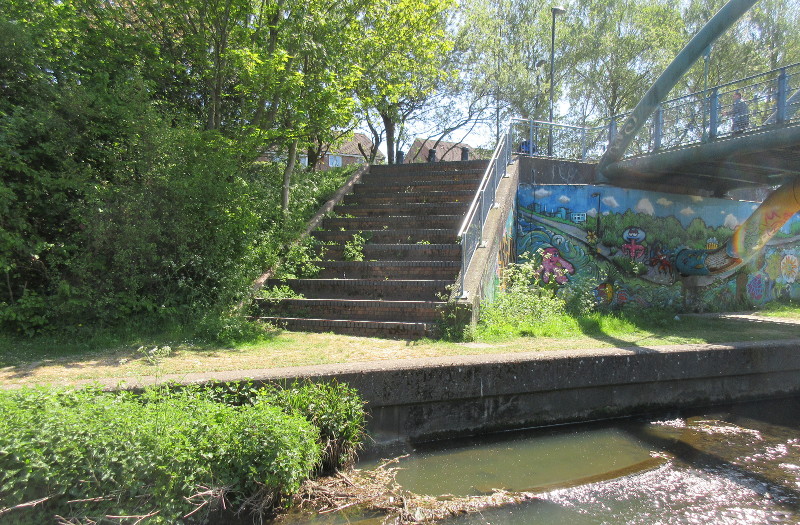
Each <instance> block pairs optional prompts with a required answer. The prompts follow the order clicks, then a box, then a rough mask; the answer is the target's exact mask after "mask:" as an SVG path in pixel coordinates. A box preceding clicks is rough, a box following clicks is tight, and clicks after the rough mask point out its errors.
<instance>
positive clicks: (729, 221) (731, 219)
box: [723, 213, 739, 229]
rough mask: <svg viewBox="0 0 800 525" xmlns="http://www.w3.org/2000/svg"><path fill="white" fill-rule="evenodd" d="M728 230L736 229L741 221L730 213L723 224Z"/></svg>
mask: <svg viewBox="0 0 800 525" xmlns="http://www.w3.org/2000/svg"><path fill="white" fill-rule="evenodd" d="M723 224H724V226H725V227H726V228H731V229H733V228H736V227H737V226H739V219H737V218H736V217H735V216H734V215H733V214H732V213H729V214H728V215H727V216H726V217H725V222H724V223H723Z"/></svg>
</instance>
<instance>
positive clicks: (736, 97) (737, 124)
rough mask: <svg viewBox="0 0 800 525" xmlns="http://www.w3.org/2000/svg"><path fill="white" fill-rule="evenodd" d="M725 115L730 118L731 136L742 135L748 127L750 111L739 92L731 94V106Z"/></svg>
mask: <svg viewBox="0 0 800 525" xmlns="http://www.w3.org/2000/svg"><path fill="white" fill-rule="evenodd" d="M725 115H727V116H729V117H731V120H732V123H731V134H733V135H738V134H739V133H744V130H746V129H747V127H748V126H749V125H750V109H749V108H748V107H747V102H745V101H744V100H742V94H741V92H739V91H734V92H733V105H732V106H731V110H730V111H728V112H726V113H725Z"/></svg>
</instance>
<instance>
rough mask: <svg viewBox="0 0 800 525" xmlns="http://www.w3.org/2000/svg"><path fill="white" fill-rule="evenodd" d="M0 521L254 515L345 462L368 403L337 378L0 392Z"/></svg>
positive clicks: (189, 520)
mask: <svg viewBox="0 0 800 525" xmlns="http://www.w3.org/2000/svg"><path fill="white" fill-rule="evenodd" d="M0 419H2V421H3V422H4V423H3V425H0V501H2V502H3V503H2V508H0V518H2V521H3V523H20V524H25V523H49V522H53V521H54V520H55V521H57V522H59V523H101V522H121V521H125V520H133V521H137V520H139V522H144V520H145V518H147V520H146V522H147V523H179V522H180V523H206V522H209V520H211V522H214V519H215V518H214V517H215V516H216V519H220V516H223V517H224V516H233V515H239V516H253V517H254V518H255V519H254V521H255V522H258V521H260V520H261V518H263V517H264V516H265V515H269V514H270V513H272V512H274V510H275V509H277V508H282V507H284V506H286V505H287V504H289V503H290V501H291V497H292V496H293V495H294V494H295V493H297V492H298V491H299V490H300V487H301V484H302V483H303V482H304V481H305V480H307V479H309V477H311V476H312V475H316V474H320V473H329V472H331V471H333V470H335V469H337V468H339V467H346V466H352V464H353V462H354V460H355V453H356V452H357V450H358V449H359V447H360V446H361V440H362V438H363V429H364V404H363V402H362V401H361V399H360V398H359V396H358V394H357V393H356V392H355V391H353V390H352V389H350V388H348V387H347V386H345V385H340V384H311V383H307V384H292V385H287V386H286V387H285V388H281V387H277V386H267V387H259V388H256V387H255V386H253V385H252V384H249V383H240V384H217V385H211V386H208V387H202V388H201V387H177V386H175V385H161V386H157V387H152V388H148V389H145V390H144V391H143V392H142V393H133V392H130V391H119V392H106V391H102V390H99V389H97V388H93V387H90V388H84V389H79V390H74V389H52V388H43V387H40V388H26V389H21V390H14V391H2V392H0Z"/></svg>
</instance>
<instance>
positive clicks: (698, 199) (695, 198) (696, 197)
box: [691, 195, 703, 202]
mask: <svg viewBox="0 0 800 525" xmlns="http://www.w3.org/2000/svg"><path fill="white" fill-rule="evenodd" d="M691 199H692V202H703V197H701V196H700V195H692V196H691Z"/></svg>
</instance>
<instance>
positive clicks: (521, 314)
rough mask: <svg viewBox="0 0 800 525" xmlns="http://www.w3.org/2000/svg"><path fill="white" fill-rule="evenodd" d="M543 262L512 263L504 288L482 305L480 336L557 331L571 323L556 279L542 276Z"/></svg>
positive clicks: (550, 333) (531, 260) (507, 272)
mask: <svg viewBox="0 0 800 525" xmlns="http://www.w3.org/2000/svg"><path fill="white" fill-rule="evenodd" d="M542 271H543V269H542V266H541V264H540V263H538V262H537V261H535V260H533V259H528V260H526V261H524V262H522V263H520V264H511V265H509V266H508V267H507V268H506V269H505V271H504V273H503V289H502V291H500V292H498V293H497V295H496V296H495V298H494V300H493V301H492V302H489V303H487V304H483V305H481V312H480V321H479V323H478V327H477V335H478V336H479V337H498V336H511V335H555V333H557V332H560V331H561V330H563V329H564V328H566V326H565V325H569V324H570V319H569V316H568V315H567V309H566V303H565V301H564V300H563V299H561V298H560V297H558V296H557V295H556V293H555V290H556V287H557V286H558V285H557V284H556V283H555V282H554V280H551V281H550V282H549V283H545V282H544V281H543V280H542Z"/></svg>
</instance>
